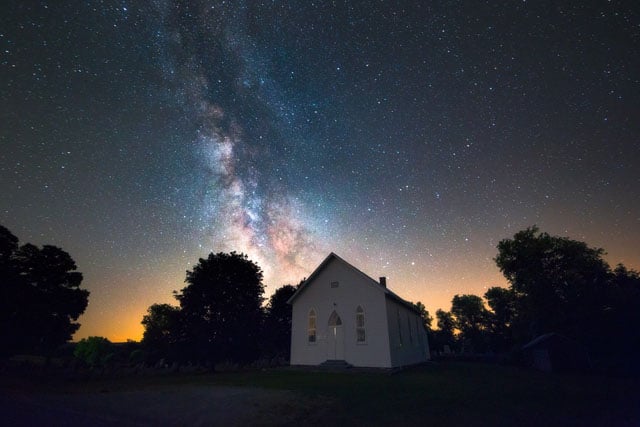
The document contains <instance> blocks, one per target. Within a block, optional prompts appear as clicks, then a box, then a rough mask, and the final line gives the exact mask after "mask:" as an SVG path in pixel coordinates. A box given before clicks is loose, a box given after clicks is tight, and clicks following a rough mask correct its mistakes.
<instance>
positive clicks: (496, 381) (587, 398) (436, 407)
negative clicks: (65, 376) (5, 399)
mask: <svg viewBox="0 0 640 427" xmlns="http://www.w3.org/2000/svg"><path fill="white" fill-rule="evenodd" d="M5 386H6V384H5ZM212 386H213V387H215V386H234V387H237V386H240V387H250V388H256V387H257V388H264V389H277V390H287V391H289V392H291V393H292V395H293V396H295V398H294V399H292V401H291V402H289V403H287V404H285V405H279V407H277V408H274V411H275V412H276V413H275V414H272V415H273V417H272V418H271V419H272V420H273V419H278V411H279V412H280V413H281V414H283V415H284V414H286V413H287V411H288V410H292V411H293V408H294V407H295V406H296V405H297V404H298V397H299V403H300V405H303V406H304V408H305V409H303V410H302V414H303V416H302V419H301V418H300V417H296V418H297V419H296V421H295V422H294V423H292V424H300V422H302V424H305V421H306V423H307V424H322V425H324V424H326V423H327V422H332V423H337V424H346V425H429V426H433V425H487V426H498V425H517V426H540V425H541V426H571V425H574V426H587V425H588V426H590V425H602V426H624V425H628V426H640V380H639V379H625V378H611V377H604V376H595V375H568V374H545V373H539V372H535V371H529V370H523V369H520V368H514V367H505V366H497V365H485V364H479V363H457V362H455V363H454V362H447V363H434V364H431V365H428V366H422V367H419V368H414V369H409V370H406V371H403V372H400V373H398V374H395V375H388V374H384V373H362V372H357V373H354V372H344V373H342V372H339V373H336V372H334V373H327V372H310V371H306V370H294V369H275V370H267V371H261V372H255V371H254V372H239V373H219V374H204V375H174V376H165V377H136V378H125V379H113V380H88V381H87V380H85V381H74V382H72V383H67V384H60V383H58V382H55V383H53V382H49V383H47V382H45V383H41V384H39V385H37V386H36V388H35V389H32V390H31V391H33V392H37V393H47V392H51V391H53V389H54V388H55V390H56V393H60V392H63V393H69V394H74V393H98V392H103V393H104V392H105V391H106V392H108V393H115V394H116V395H117V394H118V393H122V394H123V395H126V392H128V391H131V390H144V389H146V390H172V391H173V392H175V391H176V390H178V391H179V390H180V389H181V387H184V390H187V387H212ZM23 391H27V390H23ZM310 402H311V404H310ZM296 411H297V413H300V412H301V411H300V408H297V409H296ZM305 411H306V412H305ZM307 412H308V418H305V416H304V414H305V413H307ZM285 418H286V417H284V418H283V420H284V419H285Z"/></svg>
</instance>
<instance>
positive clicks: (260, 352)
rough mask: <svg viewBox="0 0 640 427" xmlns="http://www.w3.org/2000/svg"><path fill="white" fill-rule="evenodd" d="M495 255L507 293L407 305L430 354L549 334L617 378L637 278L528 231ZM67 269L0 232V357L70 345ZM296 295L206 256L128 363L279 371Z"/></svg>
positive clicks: (72, 315) (157, 310) (73, 286)
mask: <svg viewBox="0 0 640 427" xmlns="http://www.w3.org/2000/svg"><path fill="white" fill-rule="evenodd" d="M497 249H498V254H497V256H496V258H495V262H496V265H497V267H498V268H499V269H500V271H501V272H502V273H503V274H504V276H505V278H506V279H507V282H508V284H509V286H508V287H506V288H503V287H498V286H494V287H491V288H489V289H488V290H487V291H486V292H485V293H484V295H483V296H482V297H480V296H477V295H471V294H463V295H455V296H454V297H453V299H452V302H451V309H450V310H449V311H444V310H442V309H439V310H437V311H436V313H435V319H433V318H432V317H431V316H430V314H429V312H428V311H427V310H426V308H425V306H424V304H422V303H420V302H418V303H416V304H415V306H416V308H417V309H418V310H419V311H420V312H421V313H422V317H423V321H424V325H425V328H427V330H428V332H429V338H430V346H431V349H432V352H433V354H439V353H443V352H444V350H445V348H448V349H450V350H451V351H453V352H458V353H472V354H478V353H503V354H509V353H512V354H513V353H517V350H518V349H519V348H521V347H522V346H523V345H524V344H525V343H527V342H529V341H531V340H532V339H534V338H536V337H537V336H539V335H541V334H544V333H548V332H556V333H559V334H562V335H565V336H566V337H569V338H571V339H573V340H576V341H578V342H579V343H581V344H582V345H583V346H584V347H585V348H587V349H588V350H589V352H590V354H591V356H592V358H593V360H595V361H596V362H597V363H598V364H599V366H601V367H603V368H609V367H612V368H614V369H627V368H629V367H631V366H632V365H633V364H634V361H635V360H638V358H639V357H640V330H639V329H638V326H640V275H639V274H638V272H636V271H634V270H630V269H628V268H626V267H625V266H624V265H622V264H618V265H617V266H616V267H614V268H611V267H610V266H609V264H608V263H607V262H606V261H605V260H604V258H603V257H604V255H605V252H604V250H602V249H600V248H592V247H590V246H588V245H587V244H586V243H584V242H580V241H576V240H572V239H569V238H566V237H558V236H552V235H549V234H548V233H544V232H540V230H539V229H538V228H537V227H535V226H534V227H530V228H527V229H525V230H522V231H520V232H518V233H516V234H515V235H514V236H513V237H512V238H508V239H504V240H502V241H500V242H499V244H498V247H497ZM76 270H77V268H76V265H75V262H74V261H73V259H72V258H71V256H70V255H69V254H68V253H66V252H65V251H63V250H62V249H60V248H57V247H55V246H51V245H44V246H43V247H41V248H39V247H37V246H35V245H32V244H29V243H27V244H24V245H20V244H19V241H18V239H17V238H16V237H15V236H14V235H13V234H12V233H11V232H10V231H9V230H8V229H7V228H5V227H2V226H0V279H1V286H0V339H1V340H2V342H3V346H2V347H1V348H2V351H1V352H0V356H2V357H7V356H10V355H12V354H18V353H29V354H43V355H45V356H48V357H50V356H51V355H52V354H53V352H54V351H55V350H56V348H58V347H59V346H60V345H61V344H63V343H65V342H67V341H69V340H70V339H71V338H72V336H73V334H74V333H75V332H76V331H77V330H78V328H79V327H80V324H79V323H78V318H79V316H80V315H81V314H82V313H83V312H84V310H85V309H86V307H87V304H88V298H89V292H88V291H87V290H84V289H81V288H80V284H81V282H82V274H81V273H80V272H78V271H76ZM300 283H302V282H300ZM299 285H300V284H298V286H299ZM296 289H297V286H292V285H284V286H282V287H280V288H279V289H277V290H276V291H275V293H274V294H273V295H271V297H270V298H269V300H268V301H267V303H266V304H265V299H264V284H263V273H262V270H261V269H260V267H259V266H258V265H257V264H255V263H254V262H252V261H251V260H250V259H249V258H248V257H247V256H246V255H244V254H239V253H236V252H231V253H222V252H220V253H216V254H214V253H211V254H209V256H208V257H207V258H201V259H199V261H198V263H197V264H196V265H195V266H194V267H193V268H192V269H191V270H189V271H187V272H186V279H185V286H184V287H183V288H182V289H180V290H178V291H174V292H173V295H174V298H175V299H176V302H177V305H170V304H153V305H151V306H150V307H149V308H148V310H147V313H146V314H145V315H144V317H143V319H142V324H143V326H144V334H143V338H142V343H141V345H142V348H141V349H137V350H139V351H138V352H137V353H136V355H135V356H136V360H138V359H140V360H144V361H146V362H156V361H158V360H165V361H167V362H171V361H174V362H178V363H184V362H193V363H207V364H215V363H217V362H221V361H233V362H234V363H240V364H243V363H248V362H251V361H254V360H256V359H259V358H279V359H281V360H287V359H288V357H289V351H290V336H291V307H290V306H289V305H288V304H287V300H288V299H289V298H290V297H291V296H292V295H293V293H294V292H295V291H296ZM434 320H435V322H436V327H435V328H432V323H433V321H434ZM101 348H102V349H103V348H105V342H104V341H103V340H101V339H99V338H94V339H92V340H89V341H86V340H85V342H84V343H83V345H81V346H80V348H79V349H78V354H79V355H83V356H82V357H83V358H85V359H87V360H90V361H91V363H98V362H97V361H99V360H101V359H100V358H99V357H97V356H95V354H100V353H101V351H99V349H101ZM96 349H98V350H96ZM102 353H104V351H102ZM142 354H144V357H143V356H142ZM91 363H90V364H91Z"/></svg>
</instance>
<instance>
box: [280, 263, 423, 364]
mask: <svg viewBox="0 0 640 427" xmlns="http://www.w3.org/2000/svg"><path fill="white" fill-rule="evenodd" d="M288 303H289V304H291V305H292V321H291V364H292V365H311V366H313V365H320V364H322V363H325V362H328V363H332V361H344V362H346V363H348V364H350V365H352V366H356V367H377V368H394V367H399V366H406V365H413V364H417V363H421V362H425V361H427V360H429V358H430V355H429V343H428V341H427V333H426V330H425V328H424V326H423V324H422V320H421V317H420V314H419V312H418V311H417V310H416V308H415V307H414V306H413V304H411V303H409V302H407V301H405V300H403V299H402V298H400V297H399V296H398V295H396V294H394V293H393V292H391V291H390V290H389V289H388V288H387V286H386V279H385V278H384V277H381V278H380V281H379V282H377V281H375V280H374V279H372V278H371V277H369V276H367V275H366V274H364V273H363V272H362V271H360V270H358V269H357V268H356V267H354V266H353V265H351V264H349V263H348V262H346V261H345V260H343V259H342V258H340V257H339V256H338V255H336V254H334V253H331V254H329V256H328V257H327V258H325V260H324V261H322V263H321V264H320V265H319V266H318V268H316V269H315V271H314V272H313V273H312V274H311V275H310V276H309V278H308V279H307V280H305V281H304V282H303V283H302V285H300V287H299V288H298V289H297V291H296V292H295V293H294V294H293V295H292V296H291V298H289V301H288Z"/></svg>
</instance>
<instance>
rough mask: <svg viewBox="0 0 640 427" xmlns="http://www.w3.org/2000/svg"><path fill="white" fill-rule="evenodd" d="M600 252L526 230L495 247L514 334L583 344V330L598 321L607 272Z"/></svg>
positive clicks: (584, 331)
mask: <svg viewBox="0 0 640 427" xmlns="http://www.w3.org/2000/svg"><path fill="white" fill-rule="evenodd" d="M603 254H604V251H603V250H602V249H598V248H590V247H588V246H587V245H586V244H585V243H583V242H579V241H575V240H571V239H568V238H565V237H556V236H551V235H549V234H547V233H540V232H539V230H538V228H537V227H530V228H527V229H526V230H523V231H520V232H518V233H516V234H515V235H514V237H513V239H505V240H502V241H501V242H500V243H499V244H498V256H497V257H496V264H497V265H498V267H499V268H500V271H501V272H502V273H503V274H504V275H505V277H506V278H507V280H508V281H509V283H510V284H511V290H512V291H513V292H514V293H515V295H516V301H517V316H516V318H515V319H514V321H515V322H516V325H515V326H516V328H517V330H516V333H517V335H518V338H520V340H521V341H527V340H529V339H532V338H534V337H535V336H537V335H540V334H542V333H546V332H562V333H564V334H565V335H567V336H569V337H573V338H577V339H580V338H584V339H587V337H588V335H589V332H587V331H586V329H588V328H585V325H587V324H589V323H590V322H592V321H593V319H594V317H600V316H601V315H602V309H603V306H602V302H603V301H604V300H605V294H606V287H607V284H608V281H609V278H610V269H609V266H608V265H607V263H606V262H605V261H604V260H603V259H602V255H603Z"/></svg>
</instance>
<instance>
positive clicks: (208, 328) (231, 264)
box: [175, 252, 264, 361]
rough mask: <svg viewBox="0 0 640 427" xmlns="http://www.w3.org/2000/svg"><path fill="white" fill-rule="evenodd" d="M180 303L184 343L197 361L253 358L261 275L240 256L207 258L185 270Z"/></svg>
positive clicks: (217, 255)
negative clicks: (185, 275)
mask: <svg viewBox="0 0 640 427" xmlns="http://www.w3.org/2000/svg"><path fill="white" fill-rule="evenodd" d="M185 282H186V283H187V286H186V287H184V288H183V289H182V290H181V291H180V292H175V297H176V299H177V300H178V302H179V303H180V312H181V314H180V318H181V321H182V326H183V342H184V344H185V345H186V346H187V347H188V348H189V349H190V353H191V357H193V358H195V359H200V360H209V361H219V360H227V359H229V360H234V361H249V360H252V359H254V358H256V357H257V354H258V345H259V338H260V327H261V323H262V313H263V312H262V307H261V305H262V301H263V298H262V295H263V294H264V285H263V284H262V270H261V269H260V267H258V265H257V264H255V263H254V262H252V261H251V260H249V259H248V257H247V256H246V255H244V254H238V253H236V252H231V253H222V252H220V253H217V254H214V253H211V254H209V256H208V257H207V258H206V259H203V258H200V260H199V261H198V264H196V265H195V266H194V267H193V269H192V270H191V271H187V277H186V280H185Z"/></svg>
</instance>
